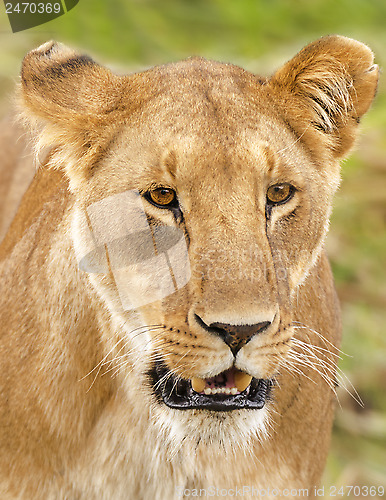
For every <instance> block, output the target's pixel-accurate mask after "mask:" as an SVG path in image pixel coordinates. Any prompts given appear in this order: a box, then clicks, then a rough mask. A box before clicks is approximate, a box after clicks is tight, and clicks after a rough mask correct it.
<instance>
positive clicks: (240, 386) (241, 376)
mask: <svg viewBox="0 0 386 500" xmlns="http://www.w3.org/2000/svg"><path fill="white" fill-rule="evenodd" d="M234 377H235V385H236V387H237V390H238V391H239V392H243V391H245V389H246V388H247V387H248V386H249V384H250V383H251V381H252V377H251V376H250V375H248V373H244V372H241V371H239V370H237V371H236V372H235V374H234Z"/></svg>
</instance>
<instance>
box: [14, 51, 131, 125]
mask: <svg viewBox="0 0 386 500" xmlns="http://www.w3.org/2000/svg"><path fill="white" fill-rule="evenodd" d="M124 83H125V82H124V79H123V78H121V77H119V76H116V75H114V74H113V73H111V71H109V70H108V69H107V68H104V67H103V66H99V65H98V64H97V63H95V62H94V61H93V60H92V59H91V58H90V57H88V56H84V55H80V54H77V53H76V52H74V51H73V50H71V49H69V48H68V47H66V46H64V45H62V44H61V43H56V42H47V43H45V44H44V45H41V46H40V47H38V48H37V49H35V50H32V51H31V52H29V53H28V54H27V55H26V57H25V58H24V60H23V64H22V70H21V90H22V99H23V104H24V106H25V107H26V108H27V109H28V110H29V111H30V112H32V114H33V115H34V116H36V117H40V118H42V119H43V120H48V121H50V120H52V121H55V122H56V123H60V124H62V125H63V126H66V125H67V126H70V127H71V126H73V125H75V126H76V125H77V123H78V122H82V123H83V124H84V122H85V121H87V120H92V121H97V120H98V119H99V120H100V119H103V116H104V115H106V114H109V113H111V112H112V111H114V110H116V109H117V102H118V101H119V99H120V97H121V95H122V86H123V85H124Z"/></svg>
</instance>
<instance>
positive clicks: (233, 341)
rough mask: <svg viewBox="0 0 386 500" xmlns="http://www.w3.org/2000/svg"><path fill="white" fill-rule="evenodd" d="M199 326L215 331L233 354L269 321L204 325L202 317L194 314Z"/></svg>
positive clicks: (267, 324) (261, 330) (262, 329)
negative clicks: (252, 323) (249, 323)
mask: <svg viewBox="0 0 386 500" xmlns="http://www.w3.org/2000/svg"><path fill="white" fill-rule="evenodd" d="M196 319H197V321H198V322H199V323H200V325H201V326H203V327H204V328H206V329H207V330H209V331H210V332H212V333H217V334H218V335H219V336H220V337H221V338H222V339H223V341H224V342H225V343H226V344H227V345H228V346H229V347H230V349H231V351H232V352H233V354H234V355H236V354H237V353H238V352H239V350H240V349H241V348H242V347H243V346H244V345H245V344H247V343H248V342H249V341H250V340H251V338H252V337H253V336H254V335H257V334H258V333H262V332H264V331H265V330H266V329H267V328H268V327H269V326H270V324H271V321H263V322H261V323H256V324H255V325H229V324H228V323H211V324H210V325H209V326H208V325H206V324H205V323H204V322H203V321H202V319H201V318H200V317H199V316H197V315H196Z"/></svg>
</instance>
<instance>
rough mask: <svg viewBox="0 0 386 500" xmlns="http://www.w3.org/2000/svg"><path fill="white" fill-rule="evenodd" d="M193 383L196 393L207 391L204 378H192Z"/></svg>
mask: <svg viewBox="0 0 386 500" xmlns="http://www.w3.org/2000/svg"><path fill="white" fill-rule="evenodd" d="M191 383H192V389H193V390H194V391H195V392H203V391H204V390H205V385H206V384H205V380H203V379H202V378H197V377H194V378H192V380H191Z"/></svg>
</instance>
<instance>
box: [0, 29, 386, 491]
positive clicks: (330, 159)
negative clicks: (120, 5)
mask: <svg viewBox="0 0 386 500" xmlns="http://www.w3.org/2000/svg"><path fill="white" fill-rule="evenodd" d="M377 79H378V68H377V66H376V65H374V64H373V54H372V52H371V50H370V49H369V48H368V47H367V46H365V45H364V44H362V43H360V42H357V41H355V40H351V39H349V38H345V37H341V36H328V37H325V38H321V39H320V40H317V41H316V42H313V43H311V44H310V45H307V46H306V47H305V48H304V49H302V50H301V51H300V52H299V53H298V54H297V55H295V57H294V58H293V59H291V60H290V61H288V62H287V63H285V64H284V66H283V67H281V68H279V69H278V70H277V71H276V72H275V73H274V75H273V76H272V77H270V78H260V77H258V76H256V75H254V74H252V73H249V72H247V71H245V70H243V69H241V68H239V67H237V66H234V65H232V64H223V63H219V62H215V61H208V60H205V59H203V58H200V57H193V58H190V59H187V60H185V61H180V62H177V63H173V64H167V65H164V66H158V67H155V68H151V69H149V70H148V71H145V72H141V73H137V74H132V75H124V76H118V75H115V74H113V73H112V72H111V71H110V70H108V69H107V68H105V67H103V66H100V65H99V64H97V63H96V62H94V61H93V60H92V59H90V58H89V57H87V56H84V55H80V54H78V53H77V52H75V51H73V50H71V49H69V48H67V47H65V46H63V45H61V44H58V43H56V42H48V43H46V44H44V45H42V46H41V47H38V48H37V49H35V50H32V51H31V52H30V53H28V54H27V55H26V57H25V58H24V60H23V64H22V71H21V80H20V86H19V91H18V102H19V107H20V111H21V116H22V123H19V124H12V123H10V122H7V121H6V122H4V124H3V125H4V126H2V127H1V129H0V130H1V133H0V141H1V146H2V147H1V148H0V151H2V153H1V156H2V157H1V158H0V191H1V196H0V210H1V217H0V236H1V237H2V236H3V235H5V236H4V239H3V241H2V242H1V245H0V284H1V290H2V293H1V294H0V317H1V325H0V366H1V367H2V375H1V377H0V443H1V446H0V497H1V498H2V499H3V498H4V499H7V500H12V499H15V500H16V499H23V500H38V499H39V500H40V499H45V500H46V499H47V500H64V499H79V500H83V499H94V498H95V499H96V498H98V499H103V500H127V499H133V500H170V499H171V498H175V496H176V494H177V492H181V491H184V488H187V489H188V490H189V491H191V490H192V488H198V489H199V488H204V489H207V488H228V489H229V491H231V490H232V491H235V488H238V487H242V486H243V485H251V486H252V485H253V486H254V487H255V488H262V489H264V491H268V489H270V491H272V488H275V489H276V490H277V491H282V492H283V491H284V489H286V490H288V491H291V488H305V489H308V491H309V492H310V494H309V496H312V495H311V492H313V491H314V489H315V485H317V484H319V481H320V478H321V476H322V473H323V468H324V464H325V460H326V456H327V453H328V448H329V441H330V435H331V427H332V421H333V413H334V407H335V388H336V373H337V366H336V363H337V359H338V357H339V355H338V354H339V345H340V338H341V325H340V311H339V304H338V300H337V297H336V293H335V289H334V282H333V277H332V274H331V270H330V266H329V262H328V259H327V256H326V253H325V251H324V240H325V237H326V234H327V230H328V224H329V217H330V214H331V210H332V203H333V197H334V194H335V192H336V190H337V188H338V185H339V182H340V167H339V162H340V160H342V159H343V158H344V157H345V156H347V154H348V153H349V151H350V150H351V148H352V146H353V144H354V141H355V137H356V135H357V130H358V125H359V122H360V119H361V117H362V116H363V115H364V113H366V111H367V110H368V109H369V107H370V105H371V102H372V100H373V97H374V94H375V91H376V85H377ZM26 126H27V127H28V128H29V129H30V130H31V133H32V141H29V140H28V139H27V134H26ZM31 142H33V143H34V149H35V153H36V152H37V153H38V155H37V157H36V158H37V159H36V160H35V161H36V162H37V163H38V166H39V168H37V169H35V166H34V154H33V152H32V149H33V147H32V145H31ZM4 193H6V195H4V196H3V194H4ZM189 488H190V489H189ZM276 496H277V495H272V496H271V497H270V496H269V495H267V498H274V497H276ZM286 496H288V495H286ZM295 496H296V495H295ZM245 498H252V496H251V494H250V495H249V496H248V495H245Z"/></svg>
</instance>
